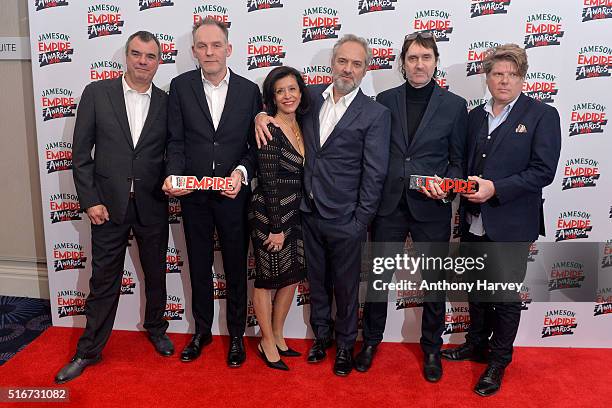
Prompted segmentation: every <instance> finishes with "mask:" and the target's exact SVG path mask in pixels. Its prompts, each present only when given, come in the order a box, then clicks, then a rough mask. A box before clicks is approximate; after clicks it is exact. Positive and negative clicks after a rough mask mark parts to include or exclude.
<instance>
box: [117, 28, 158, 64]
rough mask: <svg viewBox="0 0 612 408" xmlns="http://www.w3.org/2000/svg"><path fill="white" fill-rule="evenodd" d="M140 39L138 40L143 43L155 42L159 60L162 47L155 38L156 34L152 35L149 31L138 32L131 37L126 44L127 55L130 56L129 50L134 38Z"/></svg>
mask: <svg viewBox="0 0 612 408" xmlns="http://www.w3.org/2000/svg"><path fill="white" fill-rule="evenodd" d="M136 37H138V39H139V40H140V41H142V42H145V43H148V42H151V41H154V42H155V44H156V45H157V58H158V59H159V58H161V45H160V44H159V40H158V39H157V37H156V36H155V34H153V33H150V32H149V31H136V32H135V33H134V34H132V35H130V36H129V37H128V39H127V41H126V42H125V55H126V56H127V55H128V48H129V46H130V43H131V42H132V40H133V39H134V38H136Z"/></svg>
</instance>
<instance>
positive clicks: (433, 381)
mask: <svg viewBox="0 0 612 408" xmlns="http://www.w3.org/2000/svg"><path fill="white" fill-rule="evenodd" d="M441 379H442V376H439V377H428V376H425V380H426V381H427V382H430V383H437V382H438V381H440V380H441Z"/></svg>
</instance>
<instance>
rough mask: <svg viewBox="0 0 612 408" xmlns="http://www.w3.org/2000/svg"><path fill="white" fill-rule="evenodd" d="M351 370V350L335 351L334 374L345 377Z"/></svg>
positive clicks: (340, 349) (341, 349)
mask: <svg viewBox="0 0 612 408" xmlns="http://www.w3.org/2000/svg"><path fill="white" fill-rule="evenodd" d="M352 370H353V349H347V348H339V349H338V350H336V361H335V362H334V374H336V375H339V376H340V377H346V376H347V375H349V374H350V373H351V371H352Z"/></svg>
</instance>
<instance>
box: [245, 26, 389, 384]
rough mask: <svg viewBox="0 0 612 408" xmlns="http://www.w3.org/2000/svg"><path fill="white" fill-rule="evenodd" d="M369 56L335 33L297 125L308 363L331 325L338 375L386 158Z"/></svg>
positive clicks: (383, 121)
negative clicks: (321, 76)
mask: <svg viewBox="0 0 612 408" xmlns="http://www.w3.org/2000/svg"><path fill="white" fill-rule="evenodd" d="M371 55H372V54H371V50H370V48H369V47H368V43H367V41H366V40H364V39H363V38H361V37H357V36H354V35H351V34H347V35H345V36H344V37H343V38H341V39H340V40H339V41H338V42H337V43H336V44H335V45H334V48H333V52H332V60H331V68H332V75H333V80H334V81H333V84H331V85H329V86H327V85H315V86H311V87H309V88H308V97H309V98H310V101H311V104H310V106H311V110H310V112H309V114H308V115H306V116H305V117H304V120H303V123H302V132H303V134H304V142H305V148H306V153H305V155H306V158H305V167H304V199H303V200H302V203H301V206H300V209H301V211H302V224H303V228H304V246H305V251H306V260H307V263H308V270H307V277H308V281H309V284H310V325H311V327H312V330H313V331H314V334H315V337H316V339H315V342H314V345H313V346H312V348H311V349H310V351H309V353H308V362H311V363H316V362H319V361H322V360H323V359H324V358H325V356H326V352H325V350H326V349H327V348H329V347H330V346H331V338H332V335H333V330H334V329H335V335H336V346H337V349H336V361H335V364H334V373H335V374H337V375H340V376H346V375H348V374H349V373H350V372H351V370H352V368H353V347H354V344H355V340H356V338H357V313H358V303H359V302H358V300H359V299H358V295H359V276H360V270H361V245H362V243H363V242H365V239H366V232H367V226H368V224H369V223H370V221H371V220H372V218H373V217H374V214H375V213H376V210H377V208H378V204H379V201H380V195H381V191H382V185H383V182H384V179H385V174H386V172H387V161H388V157H389V137H390V136H389V130H390V115H389V111H388V110H387V109H386V108H385V107H383V106H381V105H380V104H379V103H377V102H374V101H373V100H372V99H370V98H369V97H367V96H366V95H364V94H363V92H361V89H360V88H359V84H360V83H361V80H362V79H363V77H364V76H365V74H366V72H367V67H368V65H369V62H370V60H371ZM260 116H261V117H259V116H258V118H257V121H258V125H257V128H258V133H259V134H262V135H263V134H264V133H266V132H267V128H266V127H265V124H266V123H267V122H268V119H267V118H264V117H263V116H264V115H260ZM258 139H259V140H260V141H264V139H265V137H258ZM333 297H335V299H336V306H337V311H336V320H335V326H334V324H333V322H332V319H331V305H332V299H333Z"/></svg>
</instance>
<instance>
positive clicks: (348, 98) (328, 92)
mask: <svg viewBox="0 0 612 408" xmlns="http://www.w3.org/2000/svg"><path fill="white" fill-rule="evenodd" d="M358 92H359V87H357V88H355V89H353V90H352V91H351V92H349V93H347V94H346V95H344V96H343V97H342V98H340V99H338V103H342V104H344V106H345V107H348V106H349V105H350V104H351V102H353V99H355V97H356V96H357V93H358ZM321 95H322V96H323V100H326V99H327V98H331V101H332V102H333V101H334V84H333V83H332V84H329V86H328V87H327V88H325V90H324V91H323V93H322V94H321Z"/></svg>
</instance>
